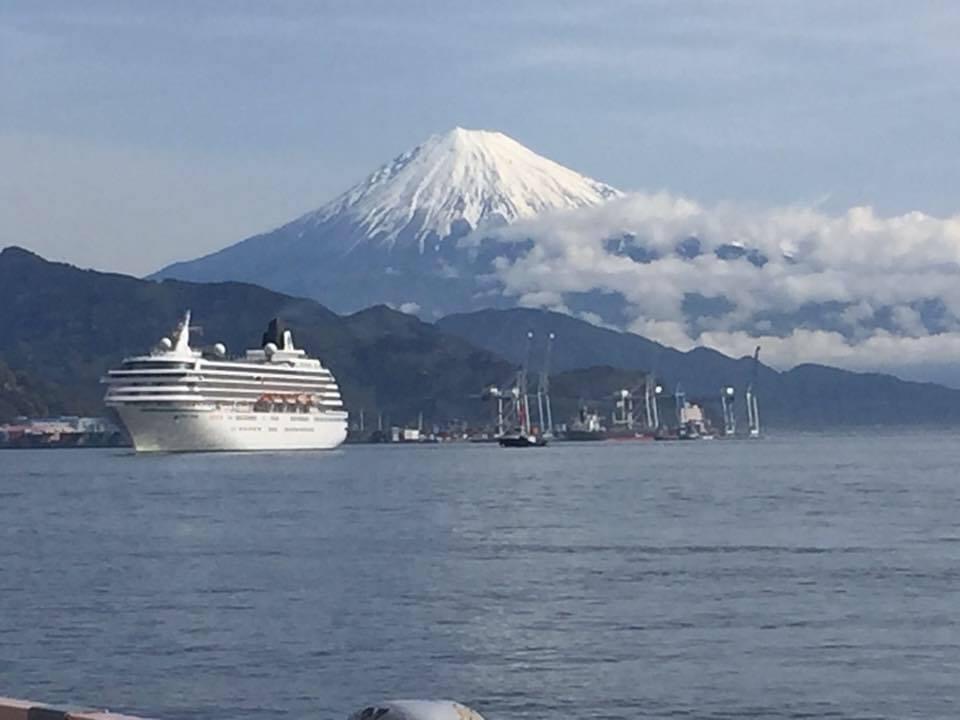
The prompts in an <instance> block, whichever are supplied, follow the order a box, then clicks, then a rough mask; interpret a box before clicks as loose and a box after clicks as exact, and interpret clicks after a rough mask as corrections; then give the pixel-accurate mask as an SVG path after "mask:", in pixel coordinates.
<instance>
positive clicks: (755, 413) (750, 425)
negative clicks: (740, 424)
mask: <svg viewBox="0 0 960 720" xmlns="http://www.w3.org/2000/svg"><path fill="white" fill-rule="evenodd" d="M759 366H760V346H759V345H757V349H756V350H754V352H753V365H752V367H751V370H750V384H749V385H747V392H746V401H747V429H748V431H749V433H750V437H754V438H755V437H760V410H759V408H758V407H757V374H758V368H759Z"/></svg>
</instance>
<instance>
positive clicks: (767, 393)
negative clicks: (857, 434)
mask: <svg viewBox="0 0 960 720" xmlns="http://www.w3.org/2000/svg"><path fill="white" fill-rule="evenodd" d="M437 326H438V327H440V328H441V329H442V330H444V331H445V332H447V333H451V334H454V335H458V336H459V337H461V338H463V339H464V340H467V341H468V342H470V343H471V344H473V345H476V346H478V347H483V348H486V349H487V350H490V351H491V352H494V353H497V354H499V355H501V356H503V357H505V358H506V359H508V360H511V361H513V362H515V363H522V362H523V360H524V353H525V352H526V348H527V333H529V332H533V333H534V340H533V352H531V354H530V358H531V362H532V364H533V365H534V366H538V365H539V363H540V362H542V357H543V347H544V345H545V338H546V337H547V335H548V334H550V333H554V334H555V335H556V338H555V340H554V341H553V351H552V357H551V366H552V367H553V368H554V369H555V370H556V371H558V372H561V371H567V374H568V376H569V378H568V380H567V384H568V385H573V386H575V387H577V388H578V392H580V393H582V394H584V397H585V399H591V400H601V399H604V398H601V397H600V395H599V394H598V395H595V396H594V397H590V396H589V394H588V389H589V388H591V387H592V388H594V389H595V390H596V391H598V392H600V390H601V389H605V391H607V396H609V392H608V391H609V384H608V383H607V379H608V378H610V377H617V376H618V375H620V371H622V370H633V371H644V370H652V371H653V372H655V373H656V376H657V378H658V379H659V380H660V381H661V382H662V383H663V385H664V390H665V392H666V393H667V394H670V393H672V392H673V391H674V389H675V388H676V386H677V384H680V385H682V387H683V389H684V391H685V392H686V393H687V394H688V395H689V396H692V397H697V398H700V399H704V400H705V401H707V402H709V403H713V404H717V403H718V402H719V397H720V390H721V388H722V387H724V386H727V385H731V386H733V387H735V388H736V391H737V393H738V397H739V400H738V403H740V405H739V406H738V407H740V409H741V410H743V406H742V398H743V392H744V390H745V388H746V385H747V384H748V383H749V382H750V380H751V372H752V360H751V358H746V357H744V358H731V357H728V356H726V355H724V354H722V353H720V352H717V351H716V350H712V349H710V348H704V347H698V348H694V349H693V350H690V351H688V352H682V351H680V350H677V349H675V348H671V347H668V346H665V345H661V344H660V343H656V342H653V341H652V340H648V339H647V338H644V337H641V336H639V335H634V334H632V333H628V332H620V331H616V330H610V329H608V328H602V327H598V326H596V325H592V324H590V323H588V322H586V321H583V320H579V319H577V318H573V317H570V316H569V315H563V314H561V313H556V312H550V311H547V310H534V309H526V308H514V309H507V310H481V311H477V312H474V313H463V314H457V315H451V316H448V317H445V318H442V319H441V320H439V321H438V322H437ZM604 367H606V368H607V369H606V370H604ZM587 369H589V370H591V371H592V372H589V373H584V372H583V371H584V370H587ZM634 377H636V378H639V375H638V374H637V373H635V374H634ZM584 378H586V380H584ZM757 381H758V383H757V390H758V393H759V397H760V398H761V402H760V408H761V417H762V419H763V421H764V422H768V423H770V424H771V425H772V426H776V427H787V426H794V427H805V428H813V429H816V428H832V427H839V426H869V425H912V424H924V423H939V422H942V423H951V424H953V423H957V422H960V407H958V405H957V404H958V403H960V391H958V390H955V389H952V388H946V387H943V386H941V385H936V384H933V383H918V382H908V381H905V380H900V379H899V378H896V377H893V376H892V375H882V374H877V373H854V372H850V371H847V370H841V369H838V368H832V367H827V366H824V365H813V364H805V365H798V366H797V367H795V368H793V369H791V370H788V371H786V372H778V371H777V370H774V369H773V368H770V367H767V366H766V365H763V364H762V363H761V364H760V366H759V368H758V375H757ZM600 394H602V392H600ZM607 399H608V398H607Z"/></svg>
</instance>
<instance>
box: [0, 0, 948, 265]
mask: <svg viewBox="0 0 960 720" xmlns="http://www.w3.org/2000/svg"><path fill="white" fill-rule="evenodd" d="M957 37H960V4H957V3H954V2H909V3H908V2H902V1H900V0H897V1H884V0H873V1H870V2H854V1H851V2H833V1H831V2H816V1H809V0H806V1H798V2H789V1H787V0H782V1H778V2H759V0H757V1H755V2H723V1H712V2H694V1H690V2H674V1H667V0H664V1H662V2H614V1H611V2H598V3H586V2H574V3H564V2H557V0H550V1H548V2H547V1H544V2H537V1H531V2H485V3H477V2H278V3H269V2H206V3H204V2H162V3H148V2H132V1H131V2H84V3H77V2H61V3H58V2H38V1H37V0H23V1H20V0H7V1H6V2H4V3H3V4H2V5H0V87H2V89H3V92H2V94H0V167H2V168H3V172H2V173H0V245H7V244H20V245H24V246H26V247H29V248H31V249H34V250H36V251H37V252H40V253H42V254H44V255H47V256H50V257H53V258H57V259H64V260H68V261H71V262H76V263H79V264H81V265H84V266H93V267H98V268H104V269H110V270H118V271H124V272H133V273H147V272H149V271H151V270H154V269H157V268H158V267H160V266H161V265H163V264H165V263H166V262H169V261H172V260H176V259H183V258H187V257H193V256H196V255H198V254H201V253H203V252H208V251H210V250H213V249H217V248H219V247H222V246H225V245H227V244H230V243H233V242H235V241H237V240H240V239H242V238H244V237H246V236H249V235H251V234H253V233H256V232H259V231H263V230H266V229H269V228H272V227H274V226H276V225H278V224H280V223H282V222H285V221H286V220H289V219H291V218H293V217H294V216H296V215H298V214H300V213H302V212H305V211H307V210H310V209H313V208H315V207H317V206H319V205H321V204H322V203H323V202H324V201H326V200H327V199H329V198H330V197H332V196H333V195H334V194H336V193H337V192H339V191H340V190H343V189H345V188H346V187H347V186H348V185H350V184H352V183H353V182H355V181H357V180H358V179H360V178H361V177H362V176H363V175H365V174H366V173H367V172H369V171H370V170H372V169H373V168H374V167H376V166H377V165H379V164H381V163H382V162H384V161H386V160H387V159H389V158H390V157H392V156H394V155H396V154H397V153H399V152H401V151H402V150H405V149H407V148H408V147H410V146H412V145H414V144H416V143H418V142H419V141H421V140H423V139H424V138H425V137H427V136H428V135H429V134H431V133H433V132H437V131H443V130H446V129H448V128H450V127H452V126H454V125H462V126H464V127H476V128H490V129H497V130H502V131H504V132H506V133H507V134H509V135H511V136H513V137H515V138H516V139H518V140H519V141H521V142H523V143H524V144H526V145H528V146H530V147H531V148H532V149H534V150H535V151H537V152H539V153H541V154H543V155H546V156H548V157H551V158H552V159H554V160H557V161H558V162H561V163H563V164H565V165H568V166H570V167H573V168H574V169H576V170H579V171H581V172H583V173H585V174H588V175H591V176H593V177H596V178H598V179H600V180H603V181H605V182H609V183H611V184H613V185H616V186H618V187H620V188H622V189H627V190H634V189H636V190H648V191H656V190H668V191H671V192H674V193H680V194H683V195H685V196H689V197H692V198H695V199H697V200H698V201H702V202H706V203H714V202H719V201H732V202H736V203H740V204H742V205H747V206H754V207H760V208H762V207H769V206H774V205H784V204H792V203H802V204H805V205H817V206H818V207H821V208H824V209H825V210H827V211H840V210H843V209H845V208H848V207H850V206H853V205H860V204H867V205H872V206H874V207H875V208H877V210H878V212H880V213H884V214H892V213H903V212H906V211H909V210H914V209H916V210H921V211H924V212H926V213H930V214H933V215H936V216H941V217H945V216H951V215H955V214H957V212H958V209H960V201H958V198H957V188H958V187H960V163H958V162H957V158H958V157H960V132H958V131H957V118H958V117H960V82H958V80H957V78H958V77H960V45H958V43H957V42H956V38H957Z"/></svg>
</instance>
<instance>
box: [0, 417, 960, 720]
mask: <svg viewBox="0 0 960 720" xmlns="http://www.w3.org/2000/svg"><path fill="white" fill-rule="evenodd" d="M2 694H7V695H14V696H26V697H31V698H34V699H40V700H44V701H47V702H57V703H76V704H89V705H98V706H108V707H110V708H111V709H114V710H135V711H139V712H141V713H143V714H151V715H153V716H157V717H161V718H164V719H166V720H179V719H180V718H200V717H231V718H263V717H282V718H314V719H317V720H320V719H325V718H344V717H345V716H346V715H347V714H348V712H350V711H351V710H353V709H356V708H357V707H359V706H362V705H363V704H365V703H368V702H371V701H374V700H377V699H382V698H385V697H411V696H415V697H420V696H425V697H453V698H457V699H460V700H461V701H463V702H466V703H467V704H469V705H471V706H473V707H475V708H476V709H478V710H480V711H481V712H483V713H484V714H485V715H486V716H487V717H488V719H491V720H495V719H496V718H505V719H506V718H510V719H514V718H516V719H519V718H537V719H539V720H543V719H544V718H555V717H563V718H575V719H583V720H587V719H589V718H636V717H663V718H667V717H690V718H743V717H755V718H800V717H837V718H880V717H884V718H906V717H911V718H955V717H957V715H958V713H960V703H958V700H960V437H958V436H956V435H950V434H937V435H924V434H904V435H880V436H868V435H863V436H841V437H818V436H812V435H807V436H794V437H781V438H777V437H770V438H766V439H763V440H761V441H753V442H750V441H740V442H721V441H716V442H702V443H647V444H644V443H634V444H627V443H611V444H605V445H587V444H582V445H578V444H572V445H565V446H561V445H557V446H555V447H550V448H546V449H537V450H501V449H499V448H496V447H493V446H455V447H454V446H445V447H439V446H433V447H350V448H346V449H344V450H342V451H338V452H335V453H328V454H322V453H317V454H289V455H192V456H191V455H175V456H156V457H136V456H133V455H130V454H126V453H124V452H117V451H99V450H86V451H84V450H77V451H37V452H31V451H8V452H4V453H2V454H0V695H2Z"/></svg>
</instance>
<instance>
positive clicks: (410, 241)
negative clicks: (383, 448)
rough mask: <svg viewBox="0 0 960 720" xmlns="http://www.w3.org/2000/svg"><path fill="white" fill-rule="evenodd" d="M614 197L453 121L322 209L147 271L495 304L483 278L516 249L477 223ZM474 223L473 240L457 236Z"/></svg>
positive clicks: (440, 305)
mask: <svg viewBox="0 0 960 720" xmlns="http://www.w3.org/2000/svg"><path fill="white" fill-rule="evenodd" d="M620 195H621V193H620V191H619V190H617V189H616V188H613V187H611V186H609V185H606V184H604V183H601V182H598V181H596V180H593V179H591V178H588V177H586V176H584V175H580V174H579V173H577V172H575V171H573V170H570V169H569V168H566V167H564V166H562V165H560V164H558V163H555V162H553V161H552V160H549V159H547V158H545V157H542V156H540V155H537V154H536V153H534V152H533V151H531V150H529V149H528V148H526V147H524V146H523V145H521V144H520V143H518V142H517V141H515V140H513V139H512V138H510V137H508V136H507V135H504V134H503V133H499V132H492V131H486V130H465V129H463V128H455V129H453V130H451V131H450V132H447V133H444V134H441V135H434V136H432V137H430V138H429V139H428V140H426V141H425V142H424V143H422V144H420V145H418V146H417V147H415V148H413V149H411V150H409V151H407V152H405V153H402V154H401V155H399V156H398V157H396V158H395V159H394V160H392V161H391V162H388V163H386V164H385V165H383V166H382V167H380V168H379V169H377V170H376V171H374V172H373V173H372V174H370V175H369V176H368V177H367V178H366V179H365V180H364V181H362V182H361V183H359V184H357V185H355V186H354V187H352V188H350V189H349V190H347V191H346V192H344V193H343V194H341V195H340V196H339V197H337V198H335V199H334V200H333V201H331V202H329V203H327V204H326V205H324V206H323V207H321V208H320V209H318V210H315V211H312V212H309V213H307V214H305V215H303V216H301V217H299V218H297V219H295V220H293V221H292V222H290V223H287V224H286V225H283V226H282V227H280V228H277V229H276V230H273V231H271V232H267V233H264V234H261V235H257V236H254V237H251V238H248V239H246V240H243V241H242V242H239V243H237V244H235V245H231V246H230V247H227V248H224V249H223V250H220V251H218V252H215V253H212V254H210V255H207V256H204V257H201V258H197V259H195V260H188V261H184V262H179V263H174V264H173V265H170V266H168V267H166V268H163V269H162V270H160V271H159V272H157V273H156V274H155V275H154V276H152V277H153V278H154V279H163V278H177V279H181V280H190V281H197V282H211V281H223V280H236V281H242V282H253V283H256V284H259V285H263V286H266V287H270V288H272V289H274V290H278V291H281V292H286V293H291V294H295V295H302V296H306V297H312V298H315V299H318V300H320V301H321V302H323V303H324V304H325V305H327V306H329V307H331V308H333V309H334V310H337V311H353V310H357V309H359V308H362V307H366V306H368V305H372V304H377V303H390V304H392V305H394V306H396V307H399V306H401V305H406V306H407V307H409V308H411V309H416V310H422V311H424V312H425V313H426V315H427V316H430V315H431V314H433V313H444V312H448V311H452V310H456V309H462V308H472V307H484V306H487V305H489V304H491V302H492V304H494V305H496V304H498V303H497V300H496V299H495V298H491V296H490V290H491V286H490V284H489V280H490V279H489V277H488V278H487V279H486V280H485V279H484V277H483V276H484V275H488V276H489V275H490V273H491V270H492V262H493V261H494V259H495V257H496V256H498V255H503V254H506V255H509V254H510V253H511V252H517V251H518V249H517V248H509V247H503V246H501V245H498V244H495V245H494V246H490V245H484V243H483V235H484V231H485V230H492V229H495V228H497V227H501V226H503V225H506V224H510V223H513V222H515V221H517V220H524V219H529V218H532V217H534V216H536V215H537V214H539V213H542V212H547V211H563V210H573V209H577V208H583V207H589V206H593V205H598V204H601V203H603V202H605V201H607V200H609V199H611V198H615V197H619V196H620ZM471 233H473V235H474V236H475V237H476V238H477V240H478V244H471V245H470V246H469V247H468V246H465V245H461V244H460V243H459V242H458V241H459V240H461V239H462V238H464V237H465V236H466V235H468V234H471ZM503 304H506V305H509V304H510V301H507V300H504V301H503Z"/></svg>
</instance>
